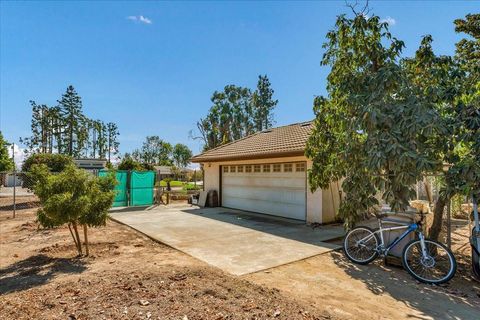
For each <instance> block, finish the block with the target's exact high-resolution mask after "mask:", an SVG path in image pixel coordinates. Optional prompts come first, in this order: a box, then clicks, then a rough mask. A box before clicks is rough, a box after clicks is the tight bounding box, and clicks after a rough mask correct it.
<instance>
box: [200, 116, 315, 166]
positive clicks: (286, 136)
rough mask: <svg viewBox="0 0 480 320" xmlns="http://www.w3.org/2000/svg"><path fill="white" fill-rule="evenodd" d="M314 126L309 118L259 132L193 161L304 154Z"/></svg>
mask: <svg viewBox="0 0 480 320" xmlns="http://www.w3.org/2000/svg"><path fill="white" fill-rule="evenodd" d="M311 130H312V121H308V122H301V123H295V124H291V125H288V126H283V127H278V128H272V129H269V130H265V131H261V132H257V133H254V134H251V135H249V136H248V137H245V138H242V139H239V140H236V141H233V142H230V143H227V144H224V145H222V146H219V147H217V148H214V149H211V150H208V151H206V152H204V153H202V154H199V155H196V156H194V157H193V158H192V162H208V161H211V162H215V161H222V160H243V159H262V158H273V157H287V156H296V155H303V154H304V152H305V145H306V143H307V139H308V136H309V135H310V132H311Z"/></svg>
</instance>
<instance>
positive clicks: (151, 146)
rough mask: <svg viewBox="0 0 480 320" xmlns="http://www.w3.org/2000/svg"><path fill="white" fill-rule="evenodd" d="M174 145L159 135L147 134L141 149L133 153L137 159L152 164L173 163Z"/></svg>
mask: <svg viewBox="0 0 480 320" xmlns="http://www.w3.org/2000/svg"><path fill="white" fill-rule="evenodd" d="M171 154H172V145H171V144H170V143H168V142H166V141H163V140H162V139H160V137H159V136H147V137H146V139H145V142H143V145H142V148H141V149H140V150H138V149H136V150H134V151H133V153H132V158H133V159H134V160H135V161H138V162H142V163H147V164H152V165H172V160H171Z"/></svg>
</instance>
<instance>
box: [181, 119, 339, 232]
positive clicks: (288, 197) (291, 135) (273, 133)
mask: <svg viewBox="0 0 480 320" xmlns="http://www.w3.org/2000/svg"><path fill="white" fill-rule="evenodd" d="M311 131H312V122H311V121H308V122H301V123H294V124H290V125H287V126H282V127H278V128H271V129H268V130H265V131H260V132H256V133H254V134H251V135H249V136H247V137H245V138H242V139H238V140H236V141H232V142H230V143H225V144H222V145H220V146H218V147H216V148H213V149H210V150H206V151H205V152H203V153H201V154H198V155H196V156H194V157H193V158H192V159H191V160H192V162H193V163H198V164H200V168H201V170H202V171H203V189H204V191H205V192H207V193H208V192H210V191H215V192H216V193H217V195H218V203H216V204H218V205H219V206H223V207H226V208H232V209H237V210H245V211H251V212H258V213H262V214H268V215H272V216H279V217H285V218H290V219H296V220H298V221H304V222H306V223H329V222H332V221H335V215H336V212H337V211H338V208H339V207H340V199H341V190H340V188H339V187H338V185H339V184H337V183H332V184H330V185H329V186H328V187H327V188H325V189H320V188H319V189H316V190H312V189H311V188H310V185H309V183H308V179H307V173H308V170H310V169H311V168H312V166H313V161H312V159H309V158H308V157H307V156H306V155H305V146H306V144H307V141H308V138H309V136H310V133H311Z"/></svg>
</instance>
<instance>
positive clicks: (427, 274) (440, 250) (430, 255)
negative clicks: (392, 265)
mask: <svg viewBox="0 0 480 320" xmlns="http://www.w3.org/2000/svg"><path fill="white" fill-rule="evenodd" d="M424 242H425V249H426V254H425V255H424V254H423V253H422V246H421V243H420V240H413V241H410V242H409V243H408V244H407V245H406V246H405V248H404V249H403V254H402V257H403V266H404V268H405V269H406V270H407V271H408V273H410V274H411V275H412V276H413V277H414V278H415V279H417V280H418V281H420V282H424V283H430V284H441V283H445V282H447V281H448V280H450V279H451V278H452V277H453V276H454V275H455V272H456V271H457V261H456V260H455V257H454V256H453V253H452V252H451V251H450V250H448V249H447V247H445V246H444V245H443V244H441V243H439V242H437V241H433V240H428V239H425V240H424Z"/></svg>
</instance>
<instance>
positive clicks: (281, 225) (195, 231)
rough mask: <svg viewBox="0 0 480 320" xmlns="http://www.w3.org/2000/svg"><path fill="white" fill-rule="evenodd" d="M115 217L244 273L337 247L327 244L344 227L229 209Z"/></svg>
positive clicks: (129, 211) (161, 210)
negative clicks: (307, 222) (319, 225)
mask: <svg viewBox="0 0 480 320" xmlns="http://www.w3.org/2000/svg"><path fill="white" fill-rule="evenodd" d="M110 214H111V218H112V219H113V220H116V221H118V222H121V223H124V224H126V225H128V226H130V227H132V228H134V229H136V230H138V231H140V232H142V233H144V234H146V235H148V236H150V237H152V238H154V239H156V240H158V241H160V242H162V243H165V244H167V245H169V246H171V247H173V248H175V249H177V250H180V251H182V252H185V253H187V254H189V255H191V256H193V257H195V258H197V259H200V260H202V261H205V262H206V263H208V264H211V265H213V266H216V267H218V268H220V269H222V270H224V271H226V272H229V273H232V274H234V275H244V274H248V273H252V272H257V271H260V270H264V269H269V268H273V267H277V266H279V265H284V264H287V263H290V262H294V261H298V260H302V259H305V258H308V257H311V256H315V255H318V254H322V253H325V252H329V251H331V250H334V249H337V248H338V246H337V245H333V244H329V243H325V242H323V241H328V240H331V239H334V238H338V237H341V236H342V235H343V227H342V226H325V227H319V228H315V229H313V228H311V227H309V226H306V225H305V224H304V223H303V222H297V221H294V220H289V219H282V218H275V217H269V216H265V215H260V214H252V213H247V212H243V211H237V210H231V209H225V208H195V207H157V208H153V209H140V210H139V209H138V208H124V209H116V210H115V209H114V210H112V211H111V213H110Z"/></svg>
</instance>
